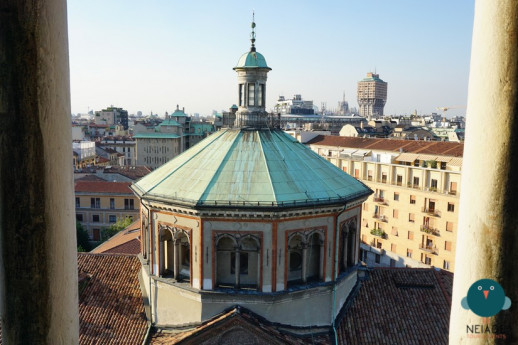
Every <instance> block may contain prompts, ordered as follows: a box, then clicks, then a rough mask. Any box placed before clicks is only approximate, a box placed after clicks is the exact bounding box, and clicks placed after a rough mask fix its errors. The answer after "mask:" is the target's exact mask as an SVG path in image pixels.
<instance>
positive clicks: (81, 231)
mask: <svg viewBox="0 0 518 345" xmlns="http://www.w3.org/2000/svg"><path fill="white" fill-rule="evenodd" d="M76 238H77V251H78V252H89V251H90V250H91V249H92V246H90V238H89V236H88V232H87V231H86V230H85V228H84V227H83V225H82V224H81V223H79V222H76Z"/></svg>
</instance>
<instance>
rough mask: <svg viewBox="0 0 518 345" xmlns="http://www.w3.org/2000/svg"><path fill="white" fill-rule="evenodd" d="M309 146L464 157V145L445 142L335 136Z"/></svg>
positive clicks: (316, 140) (315, 141) (316, 139)
mask: <svg viewBox="0 0 518 345" xmlns="http://www.w3.org/2000/svg"><path fill="white" fill-rule="evenodd" d="M307 144H308V145H322V146H333V147H341V148H346V147H350V148H357V149H369V150H378V151H393V152H410V153H422V154H436V155H444V156H453V157H462V154H463V152H464V144H463V143H454V142H445V141H423V140H401V139H375V138H358V137H340V136H334V135H318V136H316V137H315V138H313V139H311V140H310V141H309V142H308V143H307Z"/></svg>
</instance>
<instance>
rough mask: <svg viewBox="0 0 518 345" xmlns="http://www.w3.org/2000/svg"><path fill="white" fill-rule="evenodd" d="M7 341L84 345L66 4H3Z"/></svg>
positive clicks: (1, 162)
mask: <svg viewBox="0 0 518 345" xmlns="http://www.w3.org/2000/svg"><path fill="white" fill-rule="evenodd" d="M0 75H1V76H2V77H1V78H0V246H1V247H0V252H1V255H0V273H1V275H2V276H0V290H1V300H2V303H1V304H2V315H1V317H2V321H3V324H2V343H5V344H77V343H78V333H79V321H78V302H77V300H78V296H77V244H76V236H75V217H74V214H75V212H74V189H73V176H72V147H71V142H72V141H71V139H72V135H71V127H70V87H69V65H68V37H67V14H66V1H65V0H46V1H42V0H33V1H29V0H6V1H2V4H1V5H0Z"/></svg>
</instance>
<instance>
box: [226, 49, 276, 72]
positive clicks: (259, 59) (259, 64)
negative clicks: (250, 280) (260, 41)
mask: <svg viewBox="0 0 518 345" xmlns="http://www.w3.org/2000/svg"><path fill="white" fill-rule="evenodd" d="M236 68H268V69H271V68H270V67H268V65H266V59H265V58H264V56H263V55H262V54H261V53H258V52H255V51H249V52H248V53H244V54H243V55H241V57H240V58H239V61H238V62H237V65H236V67H234V69H236Z"/></svg>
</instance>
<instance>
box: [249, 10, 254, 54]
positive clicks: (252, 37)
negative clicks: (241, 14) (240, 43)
mask: <svg viewBox="0 0 518 345" xmlns="http://www.w3.org/2000/svg"><path fill="white" fill-rule="evenodd" d="M250 42H252V46H251V47H250V51H251V52H255V11H252V33H251V34H250Z"/></svg>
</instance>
